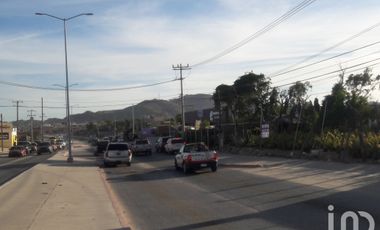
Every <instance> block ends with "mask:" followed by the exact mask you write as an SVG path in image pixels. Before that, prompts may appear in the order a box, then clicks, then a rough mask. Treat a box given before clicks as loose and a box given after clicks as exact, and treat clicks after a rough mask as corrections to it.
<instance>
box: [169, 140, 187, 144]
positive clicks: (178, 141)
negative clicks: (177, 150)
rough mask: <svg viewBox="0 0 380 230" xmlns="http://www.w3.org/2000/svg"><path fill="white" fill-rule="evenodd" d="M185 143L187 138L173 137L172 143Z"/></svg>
mask: <svg viewBox="0 0 380 230" xmlns="http://www.w3.org/2000/svg"><path fill="white" fill-rule="evenodd" d="M183 143H185V140H183V139H173V140H172V144H183Z"/></svg>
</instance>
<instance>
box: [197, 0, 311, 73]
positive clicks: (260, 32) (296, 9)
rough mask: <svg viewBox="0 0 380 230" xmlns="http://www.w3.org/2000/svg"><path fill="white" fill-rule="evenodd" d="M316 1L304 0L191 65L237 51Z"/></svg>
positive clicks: (201, 63)
mask: <svg viewBox="0 0 380 230" xmlns="http://www.w3.org/2000/svg"><path fill="white" fill-rule="evenodd" d="M314 1H316V0H305V1H302V2H301V3H299V4H298V5H297V6H295V7H293V8H292V9H290V10H289V11H287V12H286V13H285V14H283V15H281V16H280V17H278V18H277V19H276V20H274V21H272V22H271V23H269V24H268V25H266V26H265V27H263V28H262V29H260V30H258V31H256V32H255V33H254V34H252V35H250V36H249V37H247V38H245V39H244V40H242V41H240V42H238V43H236V44H235V45H233V46H231V47H229V48H227V49H225V50H223V51H222V52H220V53H218V54H216V55H215V56H212V57H210V58H208V59H205V60H203V61H200V62H198V63H196V64H194V65H192V66H191V67H192V68H193V67H197V66H200V65H204V64H207V63H209V62H212V61H215V60H217V59H219V58H221V57H223V56H225V55H227V54H229V53H231V52H233V51H235V50H236V49H238V48H240V47H242V46H244V45H246V44H247V43H249V42H251V41H252V40H254V39H256V38H258V37H260V36H261V35H263V34H265V33H266V32H268V31H270V30H272V29H273V28H275V27H276V26H278V25H280V24H281V23H283V22H284V21H286V20H287V19H288V18H290V17H292V16H293V15H295V14H297V13H298V12H299V11H301V10H303V9H304V8H306V7H307V6H309V5H310V4H312V3H313V2H314Z"/></svg>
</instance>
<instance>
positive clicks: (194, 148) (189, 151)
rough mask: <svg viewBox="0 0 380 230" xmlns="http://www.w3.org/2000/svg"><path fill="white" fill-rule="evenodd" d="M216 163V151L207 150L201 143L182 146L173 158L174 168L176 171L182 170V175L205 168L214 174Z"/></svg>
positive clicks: (217, 157) (217, 156)
mask: <svg viewBox="0 0 380 230" xmlns="http://www.w3.org/2000/svg"><path fill="white" fill-rule="evenodd" d="M218 161H219V154H218V153H217V152H216V151H213V150H209V149H208V147H207V146H206V145H204V144H203V143H193V144H186V145H183V146H182V148H181V150H180V152H179V154H177V155H176V156H175V158H174V166H175V168H176V169H180V168H182V170H183V172H184V173H188V172H189V171H191V170H193V169H200V168H206V167H209V168H211V171H213V172H216V170H217V169H218Z"/></svg>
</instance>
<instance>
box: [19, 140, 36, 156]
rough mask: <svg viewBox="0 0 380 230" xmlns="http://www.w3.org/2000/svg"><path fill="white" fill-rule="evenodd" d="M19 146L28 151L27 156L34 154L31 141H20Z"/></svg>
mask: <svg viewBox="0 0 380 230" xmlns="http://www.w3.org/2000/svg"><path fill="white" fill-rule="evenodd" d="M17 146H23V147H25V149H26V154H29V153H31V152H32V150H33V149H32V143H31V142H29V141H18V142H17Z"/></svg>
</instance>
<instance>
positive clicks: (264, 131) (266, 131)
mask: <svg viewBox="0 0 380 230" xmlns="http://www.w3.org/2000/svg"><path fill="white" fill-rule="evenodd" d="M261 138H269V124H262V125H261Z"/></svg>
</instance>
